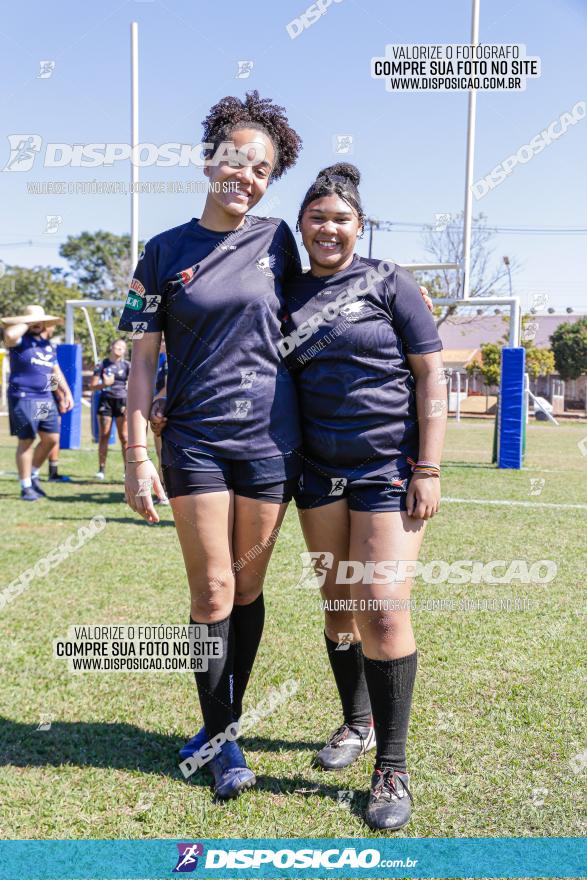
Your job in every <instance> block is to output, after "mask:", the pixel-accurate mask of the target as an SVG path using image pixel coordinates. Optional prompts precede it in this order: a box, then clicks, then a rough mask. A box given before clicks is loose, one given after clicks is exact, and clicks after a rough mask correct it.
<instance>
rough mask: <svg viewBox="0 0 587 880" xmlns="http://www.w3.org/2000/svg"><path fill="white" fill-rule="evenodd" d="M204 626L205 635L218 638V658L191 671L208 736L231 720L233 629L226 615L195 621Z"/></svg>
mask: <svg viewBox="0 0 587 880" xmlns="http://www.w3.org/2000/svg"><path fill="white" fill-rule="evenodd" d="M190 623H191V624H196V625H199V626H207V627H208V637H209V638H216V639H217V638H220V639H222V657H214V658H213V657H209V658H208V669H207V671H206V672H195V673H194V677H195V679H196V685H197V688H198V696H199V698H200V706H201V708H202V715H203V716H204V726H205V728H206V733H207V734H208V739H212V737H213V736H216V734H218V733H224V731H225V730H226V728H227V727H228V725H229V724H231V723H232V673H233V664H234V629H233V626H232V621H231V619H230V616H229V617H227V618H225V619H224V620H220V621H218V623H208V624H198V621H197V620H192V618H191V617H190Z"/></svg>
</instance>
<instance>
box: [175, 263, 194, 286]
mask: <svg viewBox="0 0 587 880" xmlns="http://www.w3.org/2000/svg"><path fill="white" fill-rule="evenodd" d="M197 268H198V267H197V266H189V268H187V269H182V271H181V272H178V273H177V280H178V281H179V282H180V284H187V283H188V281H191V280H192V278H193V277H194V275H195V274H196V270H197Z"/></svg>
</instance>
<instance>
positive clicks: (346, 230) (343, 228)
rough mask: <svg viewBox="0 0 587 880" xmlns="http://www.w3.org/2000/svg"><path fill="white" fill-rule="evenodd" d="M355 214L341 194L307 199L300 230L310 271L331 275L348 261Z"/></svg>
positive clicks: (353, 241) (356, 224)
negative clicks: (307, 202) (308, 201)
mask: <svg viewBox="0 0 587 880" xmlns="http://www.w3.org/2000/svg"><path fill="white" fill-rule="evenodd" d="M361 228H362V227H361V225H360V222H359V218H358V215H357V213H356V211H354V210H353V208H351V207H350V205H348V204H347V203H346V202H345V201H344V200H343V199H341V198H340V196H337V195H329V196H322V198H320V199H316V200H315V201H313V202H310V204H309V205H308V207H307V208H306V210H305V211H304V213H303V215H302V219H301V222H300V231H301V233H302V239H303V242H304V247H305V248H306V250H307V251H308V255H309V257H310V267H311V270H312V274H313V275H333V274H334V273H335V272H340V271H341V270H342V269H346V267H347V266H349V265H350V263H351V262H352V259H353V254H354V251H355V244H356V241H357V235H358V233H359V231H360V230H361Z"/></svg>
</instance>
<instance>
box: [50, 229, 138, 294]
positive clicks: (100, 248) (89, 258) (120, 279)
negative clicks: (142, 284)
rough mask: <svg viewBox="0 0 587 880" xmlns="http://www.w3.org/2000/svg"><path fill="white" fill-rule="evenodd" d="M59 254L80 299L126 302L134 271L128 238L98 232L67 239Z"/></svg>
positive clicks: (71, 236) (72, 236) (127, 236)
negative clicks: (68, 268)
mask: <svg viewBox="0 0 587 880" xmlns="http://www.w3.org/2000/svg"><path fill="white" fill-rule="evenodd" d="M139 247H140V245H139ZM59 254H60V256H62V257H64V258H65V259H66V260H67V261H68V262H69V264H70V266H71V267H72V272H71V275H72V277H73V278H74V279H75V281H76V283H77V285H78V287H79V288H80V290H81V291H83V295H84V297H87V298H93V299H125V298H126V293H127V290H128V283H129V280H130V278H131V275H132V271H133V269H134V266H131V264H130V236H129V235H114V233H112V232H106V231H105V230H102V229H99V230H98V231H97V232H82V233H81V234H80V235H70V236H69V237H68V239H67V241H66V242H65V243H64V244H62V245H61V247H60V248H59Z"/></svg>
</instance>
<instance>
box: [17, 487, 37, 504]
mask: <svg viewBox="0 0 587 880" xmlns="http://www.w3.org/2000/svg"><path fill="white" fill-rule="evenodd" d="M42 497H43V496H42V495H38V494H37V493H36V492H35V490H34V489H33V487H32V486H27V487H26V489H21V490H20V500H21V501H38V500H39V498H42Z"/></svg>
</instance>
